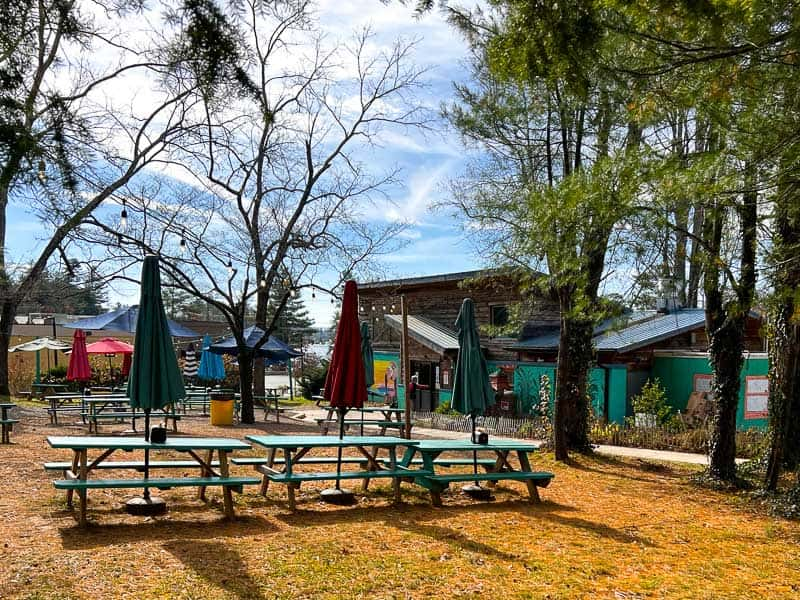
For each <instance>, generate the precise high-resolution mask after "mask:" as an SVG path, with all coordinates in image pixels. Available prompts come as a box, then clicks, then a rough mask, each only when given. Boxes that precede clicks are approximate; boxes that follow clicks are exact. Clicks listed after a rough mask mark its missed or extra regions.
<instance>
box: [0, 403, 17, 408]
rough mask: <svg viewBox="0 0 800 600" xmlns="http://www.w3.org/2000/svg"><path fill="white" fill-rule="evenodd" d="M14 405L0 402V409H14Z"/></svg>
mask: <svg viewBox="0 0 800 600" xmlns="http://www.w3.org/2000/svg"><path fill="white" fill-rule="evenodd" d="M15 406H16V404H14V403H13V402H0V408H14V407H15Z"/></svg>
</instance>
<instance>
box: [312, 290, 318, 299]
mask: <svg viewBox="0 0 800 600" xmlns="http://www.w3.org/2000/svg"><path fill="white" fill-rule="evenodd" d="M311 298H312V299H313V300H316V298H317V291H316V290H314V289H312V290H311Z"/></svg>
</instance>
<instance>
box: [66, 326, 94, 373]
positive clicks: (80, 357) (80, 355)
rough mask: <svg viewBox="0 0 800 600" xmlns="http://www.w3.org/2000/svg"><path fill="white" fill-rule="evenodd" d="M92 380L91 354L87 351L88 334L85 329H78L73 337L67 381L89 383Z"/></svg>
mask: <svg viewBox="0 0 800 600" xmlns="http://www.w3.org/2000/svg"><path fill="white" fill-rule="evenodd" d="M91 378H92V369H91V367H89V354H88V352H87V351H86V334H85V333H84V332H83V329H76V330H75V334H74V335H73V336H72V353H71V354H70V355H69V367H67V381H89V380H90V379H91Z"/></svg>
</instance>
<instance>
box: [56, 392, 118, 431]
mask: <svg viewBox="0 0 800 600" xmlns="http://www.w3.org/2000/svg"><path fill="white" fill-rule="evenodd" d="M88 398H97V399H101V398H107V399H111V398H115V399H123V400H124V399H126V398H127V396H126V395H125V394H124V393H116V394H99V395H98V394H95V395H90V394H88V393H87V394H79V393H71V394H55V395H53V396H45V397H44V400H45V402H47V403H48V404H50V407H49V408H48V409H47V413H48V415H49V416H50V423H51V424H53V425H58V415H59V414H60V413H73V412H74V413H78V414H79V415H80V417H81V420H82V421H83V422H84V423H86V415H87V408H86V399H88Z"/></svg>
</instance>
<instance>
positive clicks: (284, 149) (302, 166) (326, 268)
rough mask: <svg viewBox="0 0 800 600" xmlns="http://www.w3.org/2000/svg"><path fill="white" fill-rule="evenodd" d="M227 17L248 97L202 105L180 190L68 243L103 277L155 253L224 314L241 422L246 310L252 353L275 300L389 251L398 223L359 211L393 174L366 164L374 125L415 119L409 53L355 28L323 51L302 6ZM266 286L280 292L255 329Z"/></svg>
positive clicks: (247, 355) (335, 281)
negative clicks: (124, 227) (97, 258)
mask: <svg viewBox="0 0 800 600" xmlns="http://www.w3.org/2000/svg"><path fill="white" fill-rule="evenodd" d="M231 19H232V20H233V21H234V22H235V23H236V26H237V27H238V28H239V30H240V31H241V33H242V39H243V41H244V43H245V45H246V46H247V49H248V56H249V58H250V64H249V71H248V73H249V76H250V78H251V80H252V82H253V84H254V86H253V90H252V93H248V94H246V95H245V96H244V97H242V98H240V99H239V100H238V101H233V102H231V101H228V102H226V103H224V104H223V103H220V102H215V101H212V100H208V99H206V98H203V106H204V109H203V110H204V116H203V119H204V122H203V127H202V128H200V129H197V130H194V131H192V132H190V133H188V134H187V135H186V136H184V137H183V139H182V140H181V148H180V152H176V153H173V155H172V157H171V158H172V161H173V162H172V163H171V165H170V169H171V170H170V171H169V172H170V174H172V175H173V176H174V177H180V178H182V179H186V180H187V181H188V184H189V185H188V186H181V185H178V184H177V183H175V180H174V179H173V181H172V183H170V184H167V183H165V181H166V180H162V181H161V182H160V183H159V182H151V184H150V185H149V189H148V186H145V187H143V188H140V189H138V190H134V189H129V190H128V192H127V193H128V196H126V206H127V210H128V211H129V214H130V218H131V224H132V228H129V230H128V231H126V232H124V233H120V232H119V231H117V229H116V228H115V226H114V224H113V223H110V222H108V221H104V220H103V219H101V218H99V217H98V218H95V219H92V224H94V225H95V227H94V228H93V229H91V230H85V231H83V232H81V234H80V237H81V238H82V239H83V240H86V241H90V242H92V243H98V242H99V243H106V244H109V245H110V247H111V250H110V254H111V255H112V257H113V261H111V262H108V261H106V264H105V265H104V267H103V268H104V269H105V270H106V272H107V273H109V274H113V273H112V272H114V271H115V269H116V270H118V272H116V276H122V273H121V269H122V268H123V267H127V266H129V265H130V264H131V263H132V261H135V260H138V259H139V258H140V257H141V253H142V251H145V252H155V253H158V254H160V255H161V256H162V258H163V259H164V260H162V261H161V265H162V269H163V270H164V272H165V274H166V276H167V280H168V281H170V282H171V284H172V285H175V286H178V287H180V288H181V289H184V290H186V291H187V292H189V293H190V294H192V295H193V296H195V297H197V298H201V299H203V300H205V301H206V302H208V303H209V304H211V305H212V306H214V307H216V308H217V309H218V310H219V311H221V312H222V313H223V314H224V315H225V318H226V320H227V322H228V325H229V326H230V328H231V331H232V333H233V335H234V336H235V338H236V340H237V342H238V362H239V369H240V377H241V394H242V421H243V422H245V423H251V422H253V420H254V414H253V384H254V381H253V367H254V358H255V354H254V349H253V348H248V347H247V345H246V344H245V339H244V330H245V328H246V326H247V325H248V324H247V323H246V315H247V313H248V310H250V309H252V308H254V309H255V319H254V321H255V323H254V324H255V325H257V326H259V327H261V328H262V329H263V330H264V331H265V334H264V336H263V337H262V339H261V340H260V341H259V342H258V344H257V345H256V347H257V348H258V347H260V346H261V345H262V344H263V343H265V342H266V341H267V339H268V336H269V334H270V333H271V331H272V330H273V328H274V326H275V324H276V321H277V318H278V317H279V316H280V312H281V310H282V308H283V306H285V303H286V300H287V299H288V295H289V294H292V293H297V292H298V291H299V290H301V289H303V288H308V287H311V288H315V289H318V290H324V291H327V292H331V293H335V292H336V290H337V288H339V286H340V285H341V283H342V282H343V281H344V280H345V279H347V278H349V277H351V276H352V275H354V274H355V272H356V271H357V270H358V269H359V268H361V267H363V265H364V264H365V261H366V260H367V259H368V258H369V257H370V256H374V255H375V254H376V253H380V252H383V251H387V250H389V249H391V248H394V247H396V245H397V244H398V242H399V240H400V238H399V237H397V235H396V234H397V233H399V231H400V230H401V229H402V228H403V227H404V225H403V224H402V223H389V224H385V223H380V222H377V221H376V220H375V219H371V218H370V214H369V213H370V211H371V212H373V213H374V212H375V206H374V200H375V198H376V196H379V197H382V196H383V191H382V190H384V188H385V186H386V185H387V184H389V183H391V182H392V181H393V180H394V178H395V176H396V173H395V172H389V173H383V174H377V173H376V172H375V170H374V169H372V168H370V165H369V157H370V153H374V151H375V149H376V148H377V147H378V144H379V138H378V136H379V133H380V131H381V130H382V129H384V128H385V127H398V126H399V127H417V126H420V125H422V124H423V113H422V112H421V111H420V109H419V108H418V107H416V106H415V105H414V102H413V98H412V96H411V92H412V91H413V89H414V88H415V87H416V86H417V85H418V82H419V77H420V72H419V71H417V70H414V69H410V68H408V67H407V66H406V64H407V62H408V57H409V52H410V51H411V48H412V44H410V43H403V42H397V43H396V44H394V45H393V46H392V47H391V48H389V49H380V48H376V47H373V43H372V38H371V36H370V35H369V32H362V33H360V34H358V35H357V36H356V37H355V40H354V42H353V43H352V44H344V45H341V46H336V47H333V48H326V47H325V44H324V43H323V41H322V40H321V39H319V37H318V36H317V35H316V34H315V32H314V30H313V25H312V22H311V19H310V17H309V13H308V3H307V2H288V3H276V4H272V3H270V4H263V3H261V2H258V1H257V0H249V1H247V2H245V3H244V10H242V11H239V12H236V13H232V14H231ZM309 40H310V43H309ZM376 223H377V224H376ZM181 248H186V249H187V250H186V252H185V253H184V254H183V255H182V254H181V253H180V250H181ZM279 286H283V288H284V289H286V290H287V291H286V295H285V297H284V299H283V302H282V303H281V302H279V303H278V306H277V307H276V308H277V310H276V311H275V312H271V311H270V312H271V314H270V315H269V316H270V318H269V319H268V310H267V306H268V303H269V298H270V294H271V291H272V290H273V289H274V288H277V287H279ZM259 379H260V381H259ZM259 383H260V384H261V386H263V377H257V378H256V386H257V388H256V389H258V384H259Z"/></svg>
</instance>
